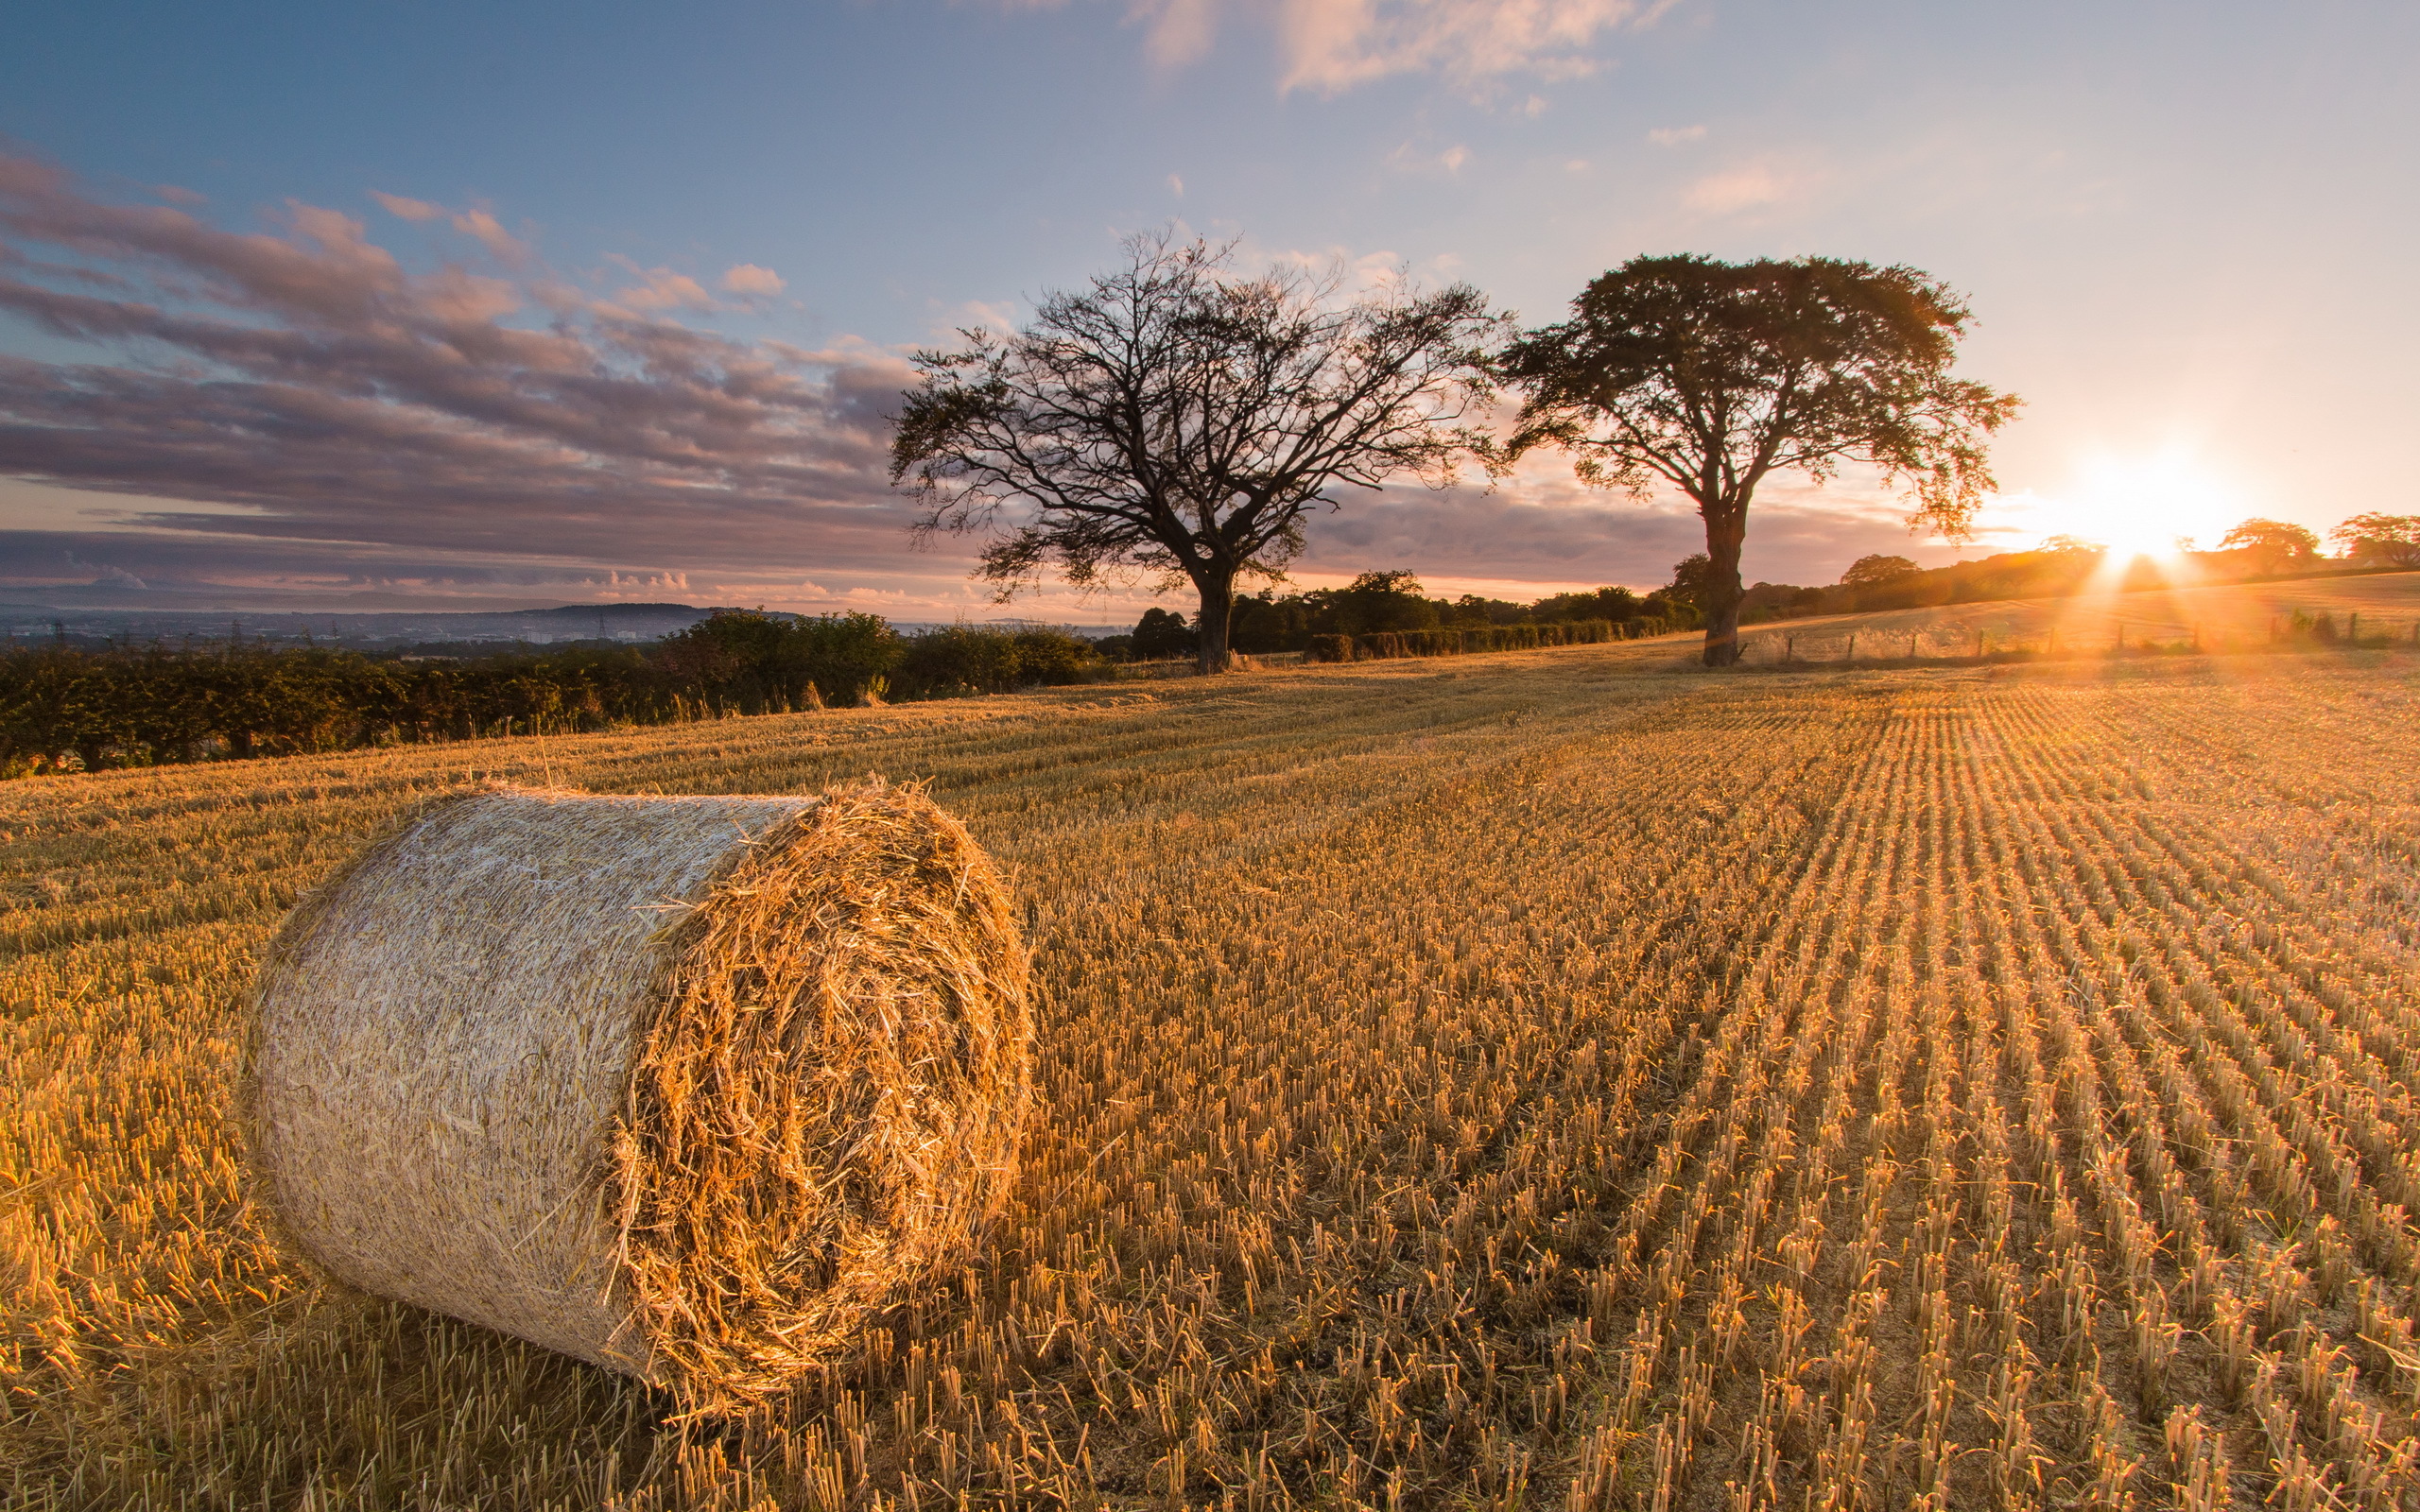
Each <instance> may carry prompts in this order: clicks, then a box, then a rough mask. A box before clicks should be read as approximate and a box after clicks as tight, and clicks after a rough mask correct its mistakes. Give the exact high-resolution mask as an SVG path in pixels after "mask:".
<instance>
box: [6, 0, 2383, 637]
mask: <svg viewBox="0 0 2420 1512" xmlns="http://www.w3.org/2000/svg"><path fill="white" fill-rule="evenodd" d="M2415 148H2420V8H2414V7H2411V6H2409V5H2401V4H2391V3H2375V4H2364V5H2335V4H2326V3H2324V0H2323V3H2315V4H2306V5H2302V6H2297V7H2291V8H2288V7H2280V6H2273V5H2251V4H2231V3H2204V4H2197V5H2191V6H2187V5H2182V4H2177V5H2165V4H2122V3H2120V4H2112V3H2108V0H2101V3H2098V4H2091V5H2084V4H2072V5H2070V4H2062V3H2055V0H2048V3H2037V4H2034V5H2031V6H2024V7H2015V6H1988V7H1987V6H1957V7H1943V6H1938V5H1917V4H1912V3H1909V4H1888V3H1848V0H1840V3H1803V0H1802V3H1799V4H1779V3H1771V4H1767V3H1745V0H1507V3H1504V4H1495V5H1491V4H1483V3H1478V0H1132V3H1115V0H1063V3H1059V4H1050V3H1032V0H959V3H948V4H944V3H925V0H897V3H874V0H863V3H841V4H821V5H819V4H800V3H792V4H787V5H772V4H758V3H749V4H733V3H721V0H692V3H690V4H687V5H683V6H679V7H669V6H663V5H644V6H643V5H635V4H620V3H612V0H591V3H588V4H583V5H579V6H571V5H554V4H538V3H527V4H515V5H509V6H499V5H495V4H493V3H488V4H481V5H469V4H453V3H450V0H448V3H416V4H405V5H394V6H381V7H324V6H301V5H268V4H242V3H229V4H223V5H217V6H211V7H195V6H170V5H164V4H153V5H137V4H122V3H114V0H85V3H83V4H79V5H77V6H72V7H70V6H53V7H43V8H37V9H35V10H33V11H30V12H28V13H26V15H24V16H21V17H19V18H17V19H15V20H13V21H12V23H11V40H10V43H9V47H8V48H7V49H6V50H5V51H0V600H6V601H9V602H12V603H51V602H57V603H97V602H101V601H104V600H107V601H111V602H123V603H128V604H142V605H147V606H154V607H170V606H174V605H179V604H190V605H193V606H195V607H208V608H222V607H233V608H263V609H268V608H329V609H337V608H345V609H356V610H366V609H379V608H407V607H408V608H444V607H456V608H463V609H475V608H476V609H484V608H492V607H506V606H512V607H519V606H527V605H538V604H554V603H586V602H596V601H615V600H619V601H658V600H678V601H683V602H689V603H700V604H707V603H712V604H762V605H766V606H768V607H772V608H781V609H790V610H803V611H809V612H823V611H829V610H850V609H862V610H873V611H876V612H880V613H884V614H887V615H890V616H891V617H893V618H899V619H906V620H932V619H947V618H952V617H958V616H965V617H969V618H993V617H998V616H1001V615H1004V614H1022V615H1030V616H1033V617H1036V618H1045V619H1057V620H1067V621H1073V622H1076V623H1087V624H1089V623H1098V624H1102V625H1108V624H1115V623H1121V622H1124V621H1131V619H1132V617H1133V615H1134V614H1135V613H1136V612H1137V611H1138V609H1139V606H1141V605H1142V604H1144V603H1147V602H1150V600H1151V595H1150V583H1148V582H1139V583H1133V584H1129V585H1122V586H1116V587H1113V588H1112V589H1111V590H1110V591H1108V592H1107V593H1097V594H1092V595H1077V594H1074V593H1069V592H1067V591H1064V590H1060V589H1050V590H1046V591H1044V592H1041V593H1036V594H1030V595H1029V596H1027V597H1026V598H1024V599H1021V600H1020V601H1019V602H1018V603H1016V604H1014V605H1011V606H1008V607H1006V608H1003V607H1001V606H999V605H996V604H994V602H993V599H992V593H991V591H990V589H989V588H988V586H986V585H984V584H981V583H979V582H975V581H972V580H970V578H969V576H968V569H969V567H970V566H971V564H972V561H973V553H974V551H975V550H976V548H977V544H978V543H977V542H976V541H967V540H944V541H940V542H938V543H936V544H934V545H933V546H931V547H930V548H928V549H922V550H919V549H917V548H916V547H914V546H913V545H912V544H911V542H910V540H909V537H908V529H907V526H908V523H909V522H910V520H911V519H912V518H913V514H914V507H913V505H912V502H911V501H909V500H908V499H907V498H906V497H904V496H903V495H901V494H899V493H898V492H896V491H895V490H891V489H890V487H889V485H888V482H887V479H886V475H885V474H886V469H885V462H886V458H887V446H888V429H887V422H888V419H889V417H890V415H891V414H893V413H894V412H895V406H896V404H897V402H898V395H899V390H900V388H901V387H902V385H903V384H904V382H906V380H907V378H908V368H907V366H906V360H905V358H906V354H907V353H908V352H910V351H911V350H913V349H914V348H916V347H918V346H922V345H929V344H933V343H937V342H945V341H947V340H948V339H949V337H950V334H951V333H952V332H953V331H954V330H955V329H957V328H959V327H964V326H968V325H992V326H1013V325H1015V324H1016V323H1017V322H1018V321H1020V320H1021V319H1022V318H1025V317H1026V316H1027V315H1028V314H1029V312H1030V310H1031V309H1032V307H1033V305H1034V302H1035V301H1037V300H1038V299H1039V298H1040V297H1041V296H1043V295H1044V294H1046V292H1048V291H1050V290H1053V289H1058V288H1065V287H1070V286H1074V285H1080V283H1082V282H1083V281H1084V280H1085V279H1086V278H1087V277H1089V276H1092V275H1094V274H1097V273H1099V272H1102V271H1105V270H1106V269H1107V268H1108V267H1110V266H1112V265H1113V264H1114V263H1115V260H1116V258H1117V256H1118V245H1119V242H1120V240H1121V238H1123V237H1126V236H1128V235H1131V234H1132V233H1134V232H1146V231H1150V230H1154V229H1157V228H1171V227H1172V228H1174V229H1175V230H1176V231H1177V232H1179V233H1180V234H1199V235H1203V236H1207V237H1211V238H1214V239H1219V240H1227V239H1233V240H1235V241H1236V246H1237V256H1238V258H1239V259H1241V260H1242V261H1243V262H1244V263H1246V264H1247V265H1250V266H1270V265H1273V264H1275V263H1277V262H1279V261H1282V260H1288V259H1300V258H1307V259H1309V260H1311V261H1313V262H1314V263H1316V264H1319V265H1322V266H1326V265H1328V264H1336V265H1339V266H1342V267H1344V268H1345V269H1347V270H1348V272H1349V274H1350V275H1351V276H1355V277H1361V278H1374V277H1379V276H1386V275H1390V274H1393V275H1404V274H1408V275H1409V277H1410V278H1412V279H1414V280H1416V281H1419V282H1421V283H1426V284H1430V285H1434V284H1438V283H1448V282H1452V281H1457V280H1462V281H1468V282H1470V283H1475V284H1477V285H1478V287H1480V288H1481V289H1483V290H1485V291H1486V292H1487V293H1488V294H1489V295H1490V296H1491V297H1492V298H1493V299H1494V300H1495V301H1496V302H1497V303H1498V304H1499V305H1502V306H1504V307H1506V308H1508V309H1510V310H1513V311H1514V312H1516V313H1517V315H1518V316H1519V317H1520V318H1521V319H1522V320H1524V321H1525V322H1527V323H1530V324H1542V323H1545V322H1547V321H1550V320H1552V319H1555V318H1558V317H1560V315H1561V314H1562V313H1563V312H1564V308H1565V306H1566V304H1567V302H1568V301H1569V300H1570V299H1571V297H1572V296H1573V295H1574V294H1576V293H1577V292H1578V291H1579V290H1580V288H1581V287H1582V285H1583V284H1584V283H1586V282H1587V280H1588V279H1590V278H1591V277H1593V276H1595V275H1596V274H1598V273H1599V272H1602V271H1604V270H1605V269H1607V268H1609V267H1613V266H1617V265H1618V264H1620V263H1621V262H1622V261H1624V260H1625V259H1627V258H1630V257H1633V256H1636V255H1639V254H1642V253H1664V252H1673V251H1693V252H1703V253H1707V254H1710V255H1713V256H1717V257H1721V258H1726V259H1741V258H1750V257H1760V256H1775V257H1783V256H1796V255H1802V254H1810V253H1811V254H1823V255H1829V256H1837V257H1847V258H1858V259H1864V260H1868V261H1872V262H1876V263H1885V264H1909V265H1912V266H1917V267H1920V268H1922V269H1925V270H1927V272H1929V273H1932V274H1934V275H1936V276H1938V277H1940V278H1941V279H1943V280H1945V281H1946V282H1947V283H1949V284H1950V285H1951V286H1953V287H1954V288H1956V289H1958V290H1960V291H1961V292H1962V293H1963V294H1964V295H1965V296H1966V298H1967V299H1968V301H1969V302H1970V304H1971V307H1972V309H1973V311H1974V313H1975V316H1976V324H1975V326H1974V327H1973V330H1972V333H1971V335H1970V336H1969V338H1968V339H1967V341H1966V343H1965V347H1964V350H1963V352H1962V357H1961V362H1960V368H1959V371H1960V372H1961V373H1962V375H1964V376H1967V377H1971V378H1975V379H1978V380H1979V381H1981V382H1984V383H1987V384H1990V385H1993V386H1994V387H1999V388H2003V389H2007V390H2012V391H2014V392H2015V393H2016V394H2018V395H2020V396H2022V397H2023V399H2024V400H2025V402H2026V407H2025V409H2024V411H2023V413H2022V416H2021V417H2020V418H2019V419H2018V420H2017V421H2015V422H2014V424H2013V425H2012V426H2010V427H2009V428H2008V429H2007V430H2005V431H2003V432H2002V433H2001V436H2000V438H1999V440H1998V442H1997V445H1996V447H1995V450H1994V462H1995V469H1996V471H1997V476H1998V482H1999V491H1998V493H1997V495H1996V496H1995V497H1994V498H1993V499H1992V500H1991V501H1990V502H1989V503H1988V505H1987V507H1985V509H1984V511H1983V513H1982V515H1981V517H1980V522H1979V525H1980V528H1979V531H1978V534H1977V535H1976V537H1975V539H1974V540H1972V541H1968V542H1965V543H1962V544H1953V543H1949V542H1944V541H1937V540H1929V539H1926V538H1921V537H1912V536H1910V534H1909V533H1908V532H1907V530H1906V529H1905V528H1904V526H1903V524H1901V521H1902V519H1903V517H1904V515H1905V513H1906V507H1905V506H1904V504H1902V503H1901V502H1900V501H1899V500H1897V499H1895V498H1894V497H1893V496H1892V495H1891V494H1890V493H1889V492H1888V491H1887V490H1884V489H1882V488H1881V487H1879V486H1878V485H1877V484H1876V482H1875V480H1873V479H1870V478H1861V477H1856V476H1851V477H1845V478H1842V479H1840V480H1837V481H1835V482H1833V483H1832V484H1830V485H1828V486H1826V487H1823V488H1815V487H1812V486H1808V485H1806V484H1804V483H1798V482H1794V481H1790V480H1775V481H1774V482H1772V483H1769V484H1768V485H1767V486H1766V488H1765V489H1764V490H1762V491H1760V493H1759V494H1758V497H1757V502H1756V505H1755V510H1754V512H1753V514H1752V516H1751V521H1750V526H1749V537H1748V546H1747V552H1746V558H1745V563H1744V568H1745V575H1746V576H1748V577H1749V578H1750V579H1752V580H1756V579H1764V580H1770V581H1775V582H1794V583H1824V582H1830V581H1833V580H1835V579H1837V578H1838V577H1839V576H1840V574H1841V571H1842V569H1844V568H1845V567H1846V566H1847V565H1848V564H1849V563H1850V562H1851V561H1852V560H1854V559H1855V558H1858V557H1860V556H1863V555H1866V554H1868V553H1871V552H1890V553H1895V554H1899V555H1904V556H1908V557H1910V558H1915V559H1917V560H1919V561H1922V562H1925V563H1927V564H1930V563H1936V562H1945V561H1948V560H1951V559H1953V558H1957V557H1959V556H1966V557H1974V556H1978V555H1984V554H1988V553H1990V552H1993V551H1998V550H2010V549H2017V548H2021V547H2024V546H2029V545H2031V544H2032V543H2034V542H2035V541H2039V540H2041V539H2043V538H2044V537H2046V536H2048V535H2054V534H2073V535H2081V536H2084V537H2086V538H2089V539H2095V540H2100V541H2111V542H2113V543H2116V544H2118V545H2121V546H2126V547H2130V548H2131V547H2134V546H2136V545H2145V546H2148V545H2159V544H2166V543H2168V542H2169V541H2172V540H2174V539H2175V538H2178V537H2192V538H2194V539H2196V540H2198V541H2200V543H2201V544H2203V545H2204V546H2207V545H2211V544H2214V543H2215V541H2216V540H2217V538H2218V537H2219V536H2220V535H2221V534H2222V533H2223V532H2224V531H2225V530H2226V528H2227V527H2228V526H2230V525H2232V524H2235V523H2236V522H2237V521H2238V520H2240V519H2243V518H2245V517H2247V516H2253V515H2260V516H2267V517H2272V518H2277V519H2284V520H2290V521H2295V522H2299V523H2302V524H2308V525H2309V526H2311V527H2313V528H2314V529H2317V530H2320V531H2322V532H2323V533H2324V532H2325V530H2326V529H2327V528H2328V527H2329V526H2331V525H2333V524H2335V523H2337V522H2338V521H2340V520H2342V519H2343V518H2344V517H2345V516H2347V515H2349V514H2352V513H2356V512H2359V511H2361V510H2369V509H2384V510H2388V511H2391V512H2408V511H2411V510H2414V509H2420V500H2415V499H2414V498H2413V496H2412V495H2413V491H2414V490H2413V488H2412V484H2411V472H2410V470H2409V468H2408V466H2407V464H2406V461H2405V458H2404V456H2403V455H2402V451H2401V447H2400V445H2399V444H2398V443H2399V442H2400V441H2401V440H2402V438H2403V437H2404V436H2405V435H2406V434H2407V433H2408V431H2409V424H2408V421H2407V420H2406V417H2408V416H2409V415H2411V413H2413V412H2414V410H2415V408H2420V404H2416V403H2415V402H2420V379H2415V377H2414V376H2413V374H2414V372H2415V370H2420V369H2415V368H2414V365H2413V363H2412V362H2411V358H2410V354H2411V352H2413V351H2414V349H2415V346H2416V345H2420V283H2414V282H2413V281H2411V280H2410V279H2407V278H2403V277H2399V276H2398V274H2399V273H2400V272H2401V270H2402V269H2403V267H2404V266H2406V265H2407V264H2408V263H2409V260H2410V256H2411V247H2412V246H2413V244H2414V241H2415V232H2420V203H2415V184H2420V176H2415V173H2414V164H2415ZM1340 506H1341V507H1340V508H1338V509H1337V510H1335V511H1334V512H1322V513H1321V514H1319V515H1317V516H1316V517H1315V518H1314V519H1313V520H1312V522H1311V526H1310V533H1309V540H1308V549H1307V550H1306V551H1305V555H1304V556H1303V558H1301V559H1300V560H1299V561H1298V562H1297V564H1296V566H1295V570H1294V575H1293V576H1294V578H1295V580H1296V582H1297V583H1299V584H1303V585H1307V586H1317V585H1320V584H1323V583H1333V582H1340V581H1342V580H1343V579H1345V578H1346V577H1349V576H1351V575H1352V574H1354V573H1356V572H1358V571H1361V570H1365V569H1393V568H1409V569H1410V570H1411V571H1413V572H1415V573H1417V574H1418V575H1419V576H1421V578H1422V579H1423V580H1424V582H1426V584H1427V586H1428V587H1429V589H1430V591H1431V592H1432V593H1465V592H1476V593H1486V594H1489V595H1491V596H1498V597H1513V598H1530V597H1536V596H1539V595H1541V594H1543V593H1551V592H1557V591H1560V590H1563V589H1565V588H1571V587H1593V586H1596V585H1599V584H1604V583H1627V584H1631V585H1634V586H1636V587H1641V588H1644V587H1651V586H1653V585H1655V584H1658V583H1661V582H1663V581H1665V580H1666V579H1667V578H1668V576H1669V574H1670V567H1671V564H1672V563H1673V562H1674V561H1675V560H1677V559H1678V558H1680V557H1682V556H1684V555H1686V554H1687V553H1688V552H1690V551H1693V550H1696V549H1700V548H1701V546H1702V544H1703V536H1702V529H1701V526H1700V524H1699V522H1698V521H1697V520H1696V519H1695V517H1694V516H1693V514H1692V513H1691V512H1690V510H1689V509H1688V507H1686V505H1685V502H1684V501H1681V500H1678V499H1676V498H1668V497H1656V498H1650V499H1647V500H1643V501H1642V500H1636V499H1632V498H1630V497H1628V496H1627V495H1623V494H1619V493H1607V492H1603V491H1599V490H1588V489H1584V488H1582V487H1581V486H1580V485H1579V484H1577V483H1576V482H1575V481H1573V479H1572V478H1571V476H1570V473H1569V470H1568V468H1567V467H1566V466H1564V464H1562V463H1561V462H1559V461H1556V460H1554V459H1553V458H1550V457H1546V458H1540V459H1538V460H1536V461H1535V462H1533V463H1532V464H1531V465H1530V466H1529V467H1527V468H1526V469H1525V470H1524V471H1523V472H1521V473H1520V474H1519V475H1517V476H1515V477H1513V478H1512V479H1510V480H1507V481H1506V482H1504V483H1502V484H1500V485H1498V486H1497V487H1496V488H1495V489H1494V490H1486V489H1483V488H1481V487H1478V486H1477V485H1476V484H1471V483H1466V484H1465V485H1463V486H1461V487H1459V488H1456V489H1453V490H1444V491H1438V490H1430V489H1427V488H1425V487H1422V486H1420V485H1418V484H1416V483H1407V484H1406V485H1404V486H1402V487H1399V488H1392V489H1389V490H1386V491H1385V492H1384V493H1383V494H1381V495H1376V496H1373V495H1368V494H1361V493H1355V494H1352V495H1348V496H1343V497H1341V499H1340ZM1166 601H1167V602H1169V603H1170V604H1172V605H1175V606H1176V607H1180V608H1182V607H1184V594H1181V593H1179V594H1170V595H1168V596H1167V599H1166Z"/></svg>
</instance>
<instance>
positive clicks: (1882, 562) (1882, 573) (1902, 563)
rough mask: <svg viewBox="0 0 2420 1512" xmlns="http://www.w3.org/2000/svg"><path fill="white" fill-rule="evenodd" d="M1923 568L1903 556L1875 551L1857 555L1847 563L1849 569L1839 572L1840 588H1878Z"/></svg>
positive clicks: (1909, 575) (1913, 574)
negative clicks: (1869, 553) (1889, 555)
mask: <svg viewBox="0 0 2420 1512" xmlns="http://www.w3.org/2000/svg"><path fill="white" fill-rule="evenodd" d="M1923 570H1924V569H1923V568H1921V567H1918V566H1917V565H1916V564H1915V563H1914V562H1912V561H1910V560H1909V559H1908V558H1905V557H1887V556H1884V555H1882V554H1881V553H1879V552H1876V553H1875V554H1874V555H1872V556H1869V557H1859V558H1858V559H1857V560H1855V561H1853V562H1851V563H1849V570H1848V571H1847V572H1844V573H1842V574H1841V587H1842V588H1879V587H1881V586H1882V585H1883V584H1885V583H1895V582H1897V581H1898V580H1899V579H1901V578H1903V577H1913V576H1916V574H1918V573H1919V572H1922V571H1923Z"/></svg>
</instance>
